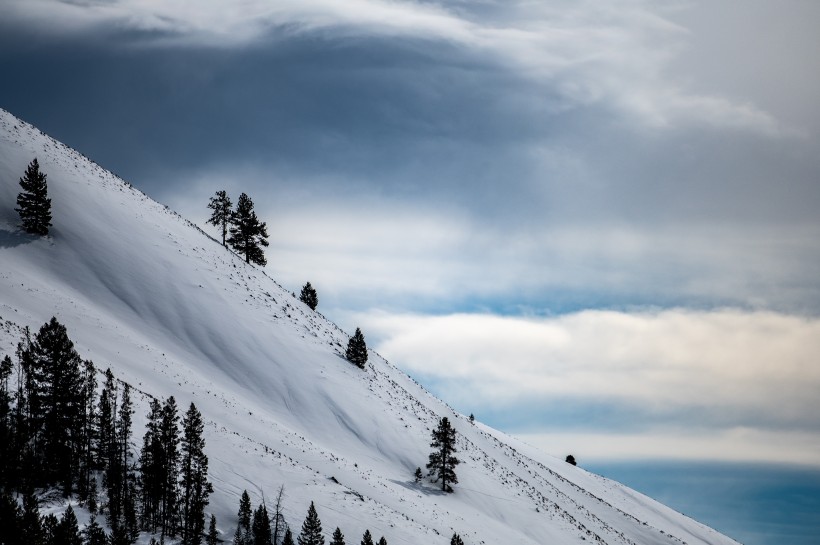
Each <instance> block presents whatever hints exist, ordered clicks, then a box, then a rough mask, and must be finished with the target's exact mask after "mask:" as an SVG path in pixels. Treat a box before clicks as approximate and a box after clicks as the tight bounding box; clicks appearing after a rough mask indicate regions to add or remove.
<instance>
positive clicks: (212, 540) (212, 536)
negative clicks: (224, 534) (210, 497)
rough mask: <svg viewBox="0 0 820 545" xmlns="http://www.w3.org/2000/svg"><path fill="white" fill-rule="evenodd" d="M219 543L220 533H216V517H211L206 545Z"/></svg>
mask: <svg viewBox="0 0 820 545" xmlns="http://www.w3.org/2000/svg"><path fill="white" fill-rule="evenodd" d="M218 542H219V533H217V531H216V517H215V516H214V515H211V521H210V523H208V537H207V538H205V545H216V544H217V543H218Z"/></svg>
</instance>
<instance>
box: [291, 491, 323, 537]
mask: <svg viewBox="0 0 820 545" xmlns="http://www.w3.org/2000/svg"><path fill="white" fill-rule="evenodd" d="M296 542H297V543H298V544H299V545H325V538H324V537H323V536H322V521H320V520H319V515H318V514H316V507H315V506H314V505H313V502H310V507H308V513H307V516H306V517H305V522H303V523H302V532H301V533H300V534H299V537H297V538H296Z"/></svg>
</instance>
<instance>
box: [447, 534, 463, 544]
mask: <svg viewBox="0 0 820 545" xmlns="http://www.w3.org/2000/svg"><path fill="white" fill-rule="evenodd" d="M450 545H464V542H463V541H462V540H461V536H459V535H458V534H453V537H452V538H450Z"/></svg>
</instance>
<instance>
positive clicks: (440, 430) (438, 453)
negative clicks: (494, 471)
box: [427, 416, 461, 492]
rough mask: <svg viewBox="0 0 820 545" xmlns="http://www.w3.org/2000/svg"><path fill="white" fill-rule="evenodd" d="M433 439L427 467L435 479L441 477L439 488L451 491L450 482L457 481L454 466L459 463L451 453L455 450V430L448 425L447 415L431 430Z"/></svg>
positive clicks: (454, 482)
mask: <svg viewBox="0 0 820 545" xmlns="http://www.w3.org/2000/svg"><path fill="white" fill-rule="evenodd" d="M432 435H433V441H432V442H431V443H430V446H431V447H433V449H434V450H433V452H431V453H430V460H429V462H428V463H427V469H429V470H430V473H429V474H430V475H435V476H436V478H435V481H437V480H439V479H441V489H442V490H444V491H445V492H452V491H453V489H452V488H451V487H450V484H456V483H458V478H457V477H456V472H455V467H456V466H457V465H458V464H459V463H461V462H460V460H459V459H458V458H456V457H455V456H454V455H453V453H455V452H456V430H455V429H454V428H452V427H451V426H450V421H449V420H448V419H447V417H446V416H445V417H442V419H441V420H439V423H438V427H437V428H436V429H435V430H433V434H432Z"/></svg>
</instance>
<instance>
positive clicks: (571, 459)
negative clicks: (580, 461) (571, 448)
mask: <svg viewBox="0 0 820 545" xmlns="http://www.w3.org/2000/svg"><path fill="white" fill-rule="evenodd" d="M567 463H568V464H572V465H577V463H576V462H575V456H573V455H572V454H568V455H567Z"/></svg>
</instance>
